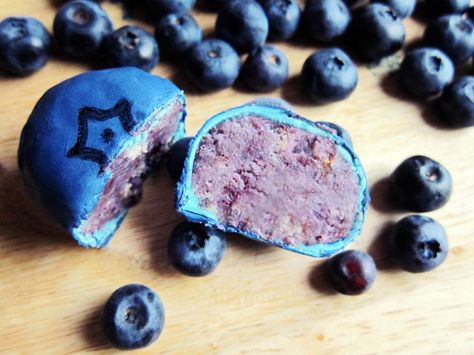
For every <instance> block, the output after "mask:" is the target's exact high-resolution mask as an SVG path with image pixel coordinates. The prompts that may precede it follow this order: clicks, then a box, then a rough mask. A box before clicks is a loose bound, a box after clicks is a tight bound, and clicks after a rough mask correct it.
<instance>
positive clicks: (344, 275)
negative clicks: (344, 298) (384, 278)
mask: <svg viewBox="0 0 474 355" xmlns="http://www.w3.org/2000/svg"><path fill="white" fill-rule="evenodd" d="M326 266H327V272H328V277H329V281H330V282H331V283H332V285H333V286H334V288H335V289H336V290H337V291H339V292H340V293H343V294H345V295H350V296H354V295H360V294H362V293H364V292H366V291H367V290H368V289H369V288H370V287H371V286H372V284H373V283H374V281H375V277H376V275H377V269H376V267H375V263H374V260H373V259H372V257H371V256H370V255H369V254H367V253H365V252H363V251H360V250H346V251H344V252H342V253H339V254H336V255H335V256H333V257H332V258H331V259H329V260H328V261H327V265H326Z"/></svg>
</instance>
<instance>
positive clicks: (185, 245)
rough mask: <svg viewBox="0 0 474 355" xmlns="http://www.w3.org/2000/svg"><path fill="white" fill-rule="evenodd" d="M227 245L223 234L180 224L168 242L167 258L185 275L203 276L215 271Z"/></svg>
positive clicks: (198, 225) (199, 225)
mask: <svg viewBox="0 0 474 355" xmlns="http://www.w3.org/2000/svg"><path fill="white" fill-rule="evenodd" d="M226 245H227V241H226V237H225V235H224V233H222V232H220V231H217V230H214V229H210V228H208V227H205V226H204V225H202V224H197V223H190V222H182V223H180V224H178V226H177V227H176V228H175V229H174V230H173V232H172V233H171V235H170V239H169V241H168V257H169V258H170V260H171V262H172V263H173V265H174V266H175V267H176V269H178V270H179V271H180V272H182V273H183V274H185V275H189V276H205V275H208V274H210V273H211V272H213V271H214V270H215V268H216V267H217V265H218V264H219V262H220V261H221V259H222V257H223V255H224V251H225V248H226Z"/></svg>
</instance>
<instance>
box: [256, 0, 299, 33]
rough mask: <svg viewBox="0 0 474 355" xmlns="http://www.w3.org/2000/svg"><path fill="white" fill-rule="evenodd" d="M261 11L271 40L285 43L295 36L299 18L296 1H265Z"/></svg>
mask: <svg viewBox="0 0 474 355" xmlns="http://www.w3.org/2000/svg"><path fill="white" fill-rule="evenodd" d="M263 10H264V11H265V14H266V15H267V18H268V24H269V26H270V30H269V37H270V39H271V40H274V41H285V40H287V39H289V38H290V37H292V36H293V35H294V34H295V32H296V30H297V29H298V25H299V23H300V17H301V9H300V5H299V4H298V1H297V0H266V1H264V2H263Z"/></svg>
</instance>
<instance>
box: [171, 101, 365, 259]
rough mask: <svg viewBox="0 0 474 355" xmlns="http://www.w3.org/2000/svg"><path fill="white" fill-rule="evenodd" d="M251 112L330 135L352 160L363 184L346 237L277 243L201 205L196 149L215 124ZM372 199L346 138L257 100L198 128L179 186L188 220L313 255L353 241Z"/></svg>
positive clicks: (179, 197)
mask: <svg viewBox="0 0 474 355" xmlns="http://www.w3.org/2000/svg"><path fill="white" fill-rule="evenodd" d="M249 115H255V116H257V117H262V118H265V119H269V120H272V121H275V122H281V123H285V124H288V125H290V126H293V127H297V128H299V129H302V130H305V131H307V132H310V133H312V134H315V135H318V136H324V137H327V138H329V139H331V140H332V141H334V142H335V143H336V144H337V149H338V152H339V153H340V154H341V155H342V156H343V157H344V158H345V159H346V160H347V161H349V162H350V163H351V164H352V166H353V169H354V172H355V173H356V174H357V176H358V177H359V184H360V190H359V199H358V209H357V211H356V219H355V222H354V225H353V227H352V229H351V230H350V232H349V234H348V235H347V236H346V237H344V238H342V239H340V240H338V241H336V242H333V243H325V244H315V245H311V246H307V245H285V244H284V243H275V242H271V243H270V242H268V241H266V240H265V239H263V238H262V237H261V236H259V235H256V234H255V233H253V232H251V231H250V230H244V229H239V228H236V227H235V226H231V225H228V224H225V223H223V222H222V221H219V219H218V218H217V216H215V215H213V214H212V213H210V212H209V211H207V210H205V209H203V208H201V207H200V206H199V199H198V198H197V196H196V195H195V193H194V190H193V187H192V184H191V178H192V173H193V167H194V159H195V156H196V152H197V149H198V148H199V145H200V143H201V139H202V138H203V136H205V135H206V134H207V133H208V132H209V131H210V130H211V129H212V128H213V127H215V126H216V125H218V124H220V123H221V122H223V121H225V120H227V119H238V117H239V116H240V117H246V116H249ZM369 202H370V198H369V190H368V185H367V178H366V175H365V172H364V169H363V168H362V165H361V163H360V161H359V158H358V157H357V155H356V154H355V153H354V151H353V150H352V149H351V148H350V147H349V146H348V145H347V144H346V142H345V141H344V140H343V139H341V138H339V137H337V136H335V135H333V134H331V133H330V132H328V131H326V130H324V129H321V128H320V127H318V126H317V125H316V124H315V122H312V121H309V120H307V119H305V118H303V117H300V116H298V115H297V114H295V113H294V112H291V111H286V110H284V109H282V108H278V107H271V106H268V105H258V104H247V105H243V106H240V107H236V108H232V109H230V110H227V111H224V112H221V113H219V114H217V115H215V116H213V117H211V118H210V119H209V120H208V121H207V122H206V123H205V124H204V126H203V127H202V128H201V129H200V130H199V132H198V133H197V134H196V136H195V138H194V139H193V141H192V142H191V144H190V147H189V151H188V155H187V157H186V161H185V165H184V170H183V173H182V175H181V178H180V180H179V182H178V185H177V188H176V209H177V210H178V212H179V213H181V214H182V215H183V216H184V217H186V218H187V219H188V220H190V221H193V222H197V223H203V224H205V225H207V226H210V227H213V228H217V229H220V230H222V231H224V232H230V233H239V234H242V235H244V236H246V237H248V238H250V239H254V240H256V241H259V242H262V243H266V244H272V245H276V246H279V247H281V248H283V249H286V250H290V251H293V252H297V253H300V254H304V255H308V256H312V257H325V256H330V255H332V254H334V253H337V252H338V251H340V250H342V249H343V248H344V247H345V246H346V245H347V244H349V243H350V242H351V241H353V240H354V238H355V237H356V236H357V235H358V234H359V233H360V230H361V228H362V225H363V222H364V219H365V213H366V211H367V208H368V205H369Z"/></svg>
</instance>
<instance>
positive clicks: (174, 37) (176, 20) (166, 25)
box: [155, 14, 202, 57]
mask: <svg viewBox="0 0 474 355" xmlns="http://www.w3.org/2000/svg"><path fill="white" fill-rule="evenodd" d="M155 37H156V40H157V41H158V43H159V45H160V49H161V50H162V52H163V54H164V55H166V56H168V57H176V56H180V55H184V54H185V53H187V52H188V51H189V50H191V49H192V48H193V47H194V46H195V45H196V44H198V43H199V42H201V40H202V31H201V28H200V27H199V25H198V23H197V22H196V20H195V19H194V18H193V17H192V16H191V15H188V14H169V15H166V16H165V17H163V18H162V19H161V20H160V21H159V22H158V25H157V26H156V28H155Z"/></svg>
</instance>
